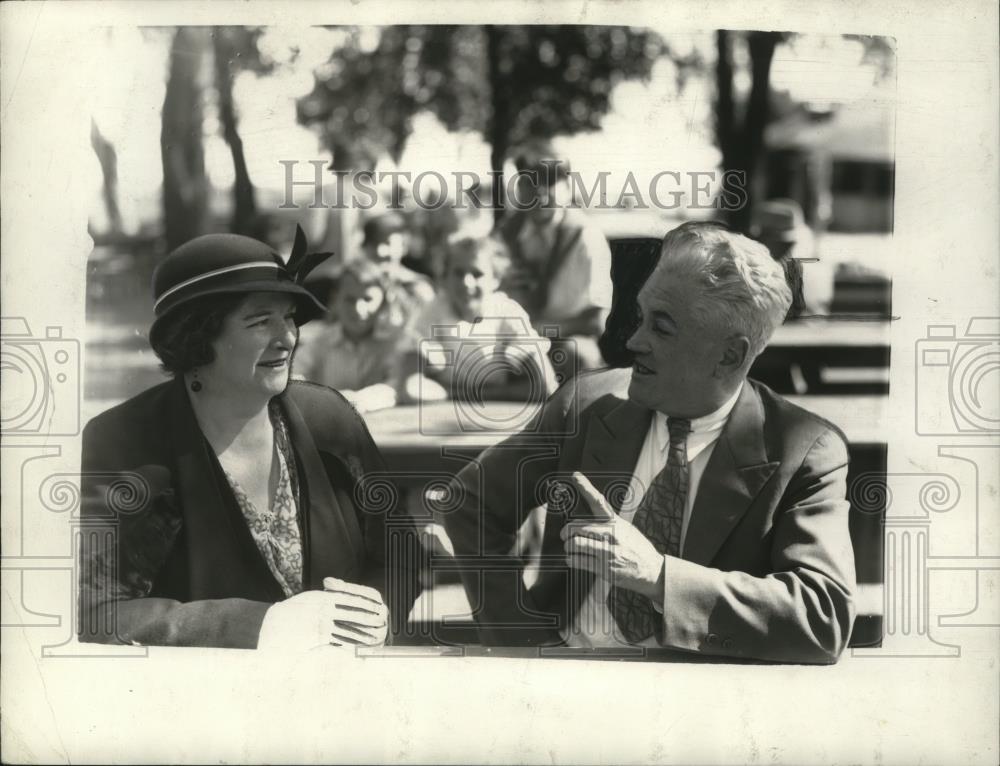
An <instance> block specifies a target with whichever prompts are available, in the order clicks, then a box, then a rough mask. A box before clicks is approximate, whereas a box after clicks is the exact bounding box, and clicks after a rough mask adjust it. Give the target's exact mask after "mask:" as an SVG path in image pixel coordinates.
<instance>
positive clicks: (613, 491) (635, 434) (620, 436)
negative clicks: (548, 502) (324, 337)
mask: <svg viewBox="0 0 1000 766" xmlns="http://www.w3.org/2000/svg"><path fill="white" fill-rule="evenodd" d="M611 401H612V402H614V404H612V405H611V406H610V409H608V411H607V412H606V413H605V414H603V415H598V416H597V417H594V418H591V420H590V423H589V425H588V427H587V434H586V438H585V440H584V450H583V454H582V457H581V463H580V472H581V473H582V474H583V475H584V476H586V477H587V478H588V479H590V481H591V483H592V484H593V485H594V487H595V488H597V490H598V491H599V492H600V493H601V494H602V495H604V496H605V497H608V496H609V495H610V496H611V498H612V499H614V498H615V496H616V495H619V492H620V490H621V489H622V488H624V487H625V486H626V483H627V482H629V481H630V480H631V477H632V472H633V470H634V469H635V463H636V461H637V460H638V459H639V451H640V450H641V449H642V443H643V441H644V440H645V438H646V431H647V430H648V429H649V421H650V418H651V417H652V412H650V411H649V410H647V409H645V408H643V407H640V406H638V405H636V404H633V403H632V402H630V401H628V400H627V399H618V398H617V397H614V398H612V399H611ZM612 505H614V503H612ZM618 510H619V508H617V507H615V511H616V512H617V511H618ZM590 515H591V514H590V510H589V508H588V507H587V505H586V503H585V502H584V501H583V499H582V498H581V499H579V501H578V502H577V504H576V506H575V508H573V509H572V512H571V517H572V518H573V519H580V518H590ZM557 526H561V525H553V524H549V525H547V526H546V530H545V532H546V537H550V538H551V541H550V542H549V544H548V545H547V546H546V550H555V551H557V553H556V555H557V556H559V557H560V558H561V557H562V544H561V543H560V542H559V529H558V528H557ZM567 576H568V578H569V582H568V583H567V586H568V590H567V595H566V598H565V601H564V602H563V603H565V604H566V608H567V610H568V611H567V613H566V615H565V617H566V619H567V620H568V619H571V618H572V616H573V615H575V614H576V613H577V611H578V610H579V609H580V605H581V604H582V603H583V601H584V599H585V598H586V597H587V594H588V593H590V591H591V589H592V588H593V586H594V575H593V574H591V573H590V572H587V571H585V570H582V569H568V570H567Z"/></svg>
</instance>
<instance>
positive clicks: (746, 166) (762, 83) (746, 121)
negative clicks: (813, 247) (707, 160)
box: [715, 29, 783, 232]
mask: <svg viewBox="0 0 1000 766" xmlns="http://www.w3.org/2000/svg"><path fill="white" fill-rule="evenodd" d="M782 37H783V36H782V34H781V33H780V32H751V33H750V34H749V35H748V36H747V43H748V45H749V48H750V67H751V75H752V85H751V88H750V96H749V98H748V99H747V105H746V109H745V110H744V115H743V120H742V124H741V125H739V126H737V124H736V116H735V113H736V107H735V100H734V97H733V64H732V42H731V38H730V33H729V32H728V31H726V30H723V29H720V30H719V31H718V32H716V47H717V49H718V60H717V63H716V72H715V82H716V107H715V112H716V140H717V141H718V144H719V151H720V152H721V153H722V168H723V170H727V171H738V172H741V173H743V180H742V183H741V184H740V185H741V186H742V187H743V188H744V189H746V195H747V204H746V205H744V206H743V207H741V208H739V209H738V210H730V211H727V213H728V219H729V224H730V225H731V226H732V227H733V228H734V229H736V230H738V231H744V232H745V231H747V229H749V228H750V221H751V214H752V212H753V203H754V192H755V187H754V179H755V177H756V173H757V168H758V165H759V164H760V156H761V154H762V152H763V149H764V129H765V128H766V127H767V123H768V121H769V120H770V100H771V60H772V58H773V57H774V49H775V47H776V46H777V45H778V43H779V42H781V40H782ZM735 183H738V182H736V181H735V180H734V179H733V178H728V179H727V180H726V185H727V186H729V187H730V188H732V187H733V186H734V184H735Z"/></svg>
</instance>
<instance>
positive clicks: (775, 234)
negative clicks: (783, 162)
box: [751, 199, 834, 318]
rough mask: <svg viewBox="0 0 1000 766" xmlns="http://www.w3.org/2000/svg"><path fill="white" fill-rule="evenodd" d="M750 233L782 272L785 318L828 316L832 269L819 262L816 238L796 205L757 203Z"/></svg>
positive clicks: (775, 201) (788, 202)
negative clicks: (788, 301)
mask: <svg viewBox="0 0 1000 766" xmlns="http://www.w3.org/2000/svg"><path fill="white" fill-rule="evenodd" d="M751 233H752V234H753V237H754V239H756V240H757V241H758V242H761V243H763V244H764V245H766V246H767V249H768V250H770V252H771V257H773V258H774V259H775V260H776V261H778V262H779V263H781V264H782V266H783V267H784V268H785V273H786V275H787V276H788V280H789V284H790V285H791V286H792V294H793V302H792V307H791V310H790V312H789V318H795V317H798V316H815V315H821V316H826V315H827V314H829V313H830V304H831V303H832V302H833V281H834V269H833V265H832V264H830V263H829V262H826V263H824V262H823V261H821V260H820V259H819V257H818V256H819V253H818V250H817V248H816V238H815V236H814V235H813V232H812V229H810V228H809V226H808V225H807V224H806V220H805V215H804V214H803V213H802V207H801V206H800V205H799V203H798V202H796V201H794V200H790V199H772V200H768V201H767V202H764V203H761V204H760V205H759V206H758V207H757V209H756V210H755V211H754V216H753V223H752V225H751Z"/></svg>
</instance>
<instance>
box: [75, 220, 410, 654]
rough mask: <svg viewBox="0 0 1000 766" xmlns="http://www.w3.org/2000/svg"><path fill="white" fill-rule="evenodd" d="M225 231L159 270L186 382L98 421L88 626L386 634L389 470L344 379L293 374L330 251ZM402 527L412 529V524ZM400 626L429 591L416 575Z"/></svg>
mask: <svg viewBox="0 0 1000 766" xmlns="http://www.w3.org/2000/svg"><path fill="white" fill-rule="evenodd" d="M304 249H305V240H304V237H302V236H301V232H300V233H299V235H298V236H297V237H296V245H295V248H294V250H293V255H292V257H291V258H290V259H289V265H288V266H287V267H286V265H285V264H284V263H283V262H282V260H281V258H280V257H279V256H278V255H277V254H276V253H274V252H273V251H272V250H271V249H270V248H269V247H268V246H267V245H264V244H263V243H261V242H257V241H256V240H253V239H249V238H247V237H241V236H237V235H229V234H212V235H207V236H203V237H199V238H197V239H195V240H192V241H191V242H188V243H187V244H185V245H183V246H181V247H180V248H178V249H177V250H175V251H174V252H173V253H171V254H170V255H169V256H167V258H166V259H165V260H164V261H163V263H161V264H160V265H159V267H158V268H157V270H156V273H155V274H154V277H153V290H154V297H155V314H156V319H155V321H154V322H153V326H152V328H151V329H150V344H151V345H152V347H153V349H154V351H155V352H156V354H157V355H158V356H159V358H160V360H161V362H162V366H163V368H164V369H165V370H166V371H167V372H169V373H170V374H172V375H173V380H172V381H170V382H167V383H163V384H161V385H158V386H155V387H154V388H151V389H149V390H148V391H145V392H143V393H141V394H139V395H138V396H136V397H134V398H132V399H130V400H128V401H126V402H124V403H123V404H121V405H119V406H117V407H114V408H112V409H110V410H108V411H107V412H105V413H103V414H101V415H99V416H98V417H96V418H94V420H93V421H91V422H90V423H89V424H88V426H87V428H86V429H84V437H83V478H82V482H81V483H82V487H81V489H82V513H83V519H84V530H83V535H82V538H83V545H82V551H81V552H82V556H83V559H82V561H83V565H82V567H81V621H80V637H81V640H85V641H102V642H130V643H139V644H168V645H194V646H220V647H240V648H254V647H262V648H263V647H275V646H281V647H317V646H325V645H330V644H332V645H339V646H344V645H352V646H353V645H358V644H361V645H378V644H381V643H382V642H383V641H384V640H385V638H386V635H387V630H388V627H389V626H388V615H387V609H388V608H387V606H386V599H387V598H388V593H387V578H386V568H387V562H386V556H385V550H386V548H387V544H388V543H387V536H388V535H390V534H392V530H393V524H392V523H391V521H392V520H391V519H390V520H389V521H390V523H389V524H387V523H386V522H387V520H386V515H387V513H388V511H389V510H390V509H388V508H385V507H376V506H374V505H372V504H371V503H367V502H366V494H371V495H373V496H374V497H375V499H384V498H385V496H384V495H381V496H380V495H379V493H378V492H371V493H366V491H365V490H366V489H371V487H370V486H369V487H367V488H366V486H365V484H364V483H363V480H364V479H365V477H366V475H368V479H369V480H370V479H372V478H373V477H372V476H371V474H372V473H373V472H379V471H383V470H384V468H383V464H382V461H381V459H380V456H379V453H378V450H377V449H376V447H375V445H374V443H373V442H372V439H371V436H370V435H369V433H368V431H367V429H366V428H365V425H364V423H363V421H362V420H361V419H360V417H359V416H358V415H357V414H356V413H355V412H354V410H353V409H352V408H351V407H350V405H348V404H347V402H346V401H345V400H344V399H343V398H342V397H341V396H340V395H339V394H337V393H336V392H335V391H333V390H331V389H328V388H324V387H322V386H317V385H313V384H308V383H302V382H294V383H292V384H291V385H289V369H290V366H291V360H292V354H293V352H294V351H295V345H296V342H297V339H298V326H299V325H301V324H303V323H305V322H308V321H310V320H311V319H314V318H317V317H319V316H322V315H323V314H324V313H325V309H324V307H323V306H322V304H320V303H319V302H318V301H317V300H316V299H315V298H313V297H312V295H311V294H310V293H309V292H308V291H307V290H305V289H304V288H303V287H301V285H300V282H301V280H302V279H303V278H304V277H305V274H306V273H307V272H308V270H309V268H310V265H315V264H316V263H317V262H318V261H319V260H321V259H322V256H316V255H311V256H306V255H304V252H303V251H304ZM400 530H401V531H400V534H404V535H405V528H404V527H400ZM397 575H399V577H398V578H397V579H398V581H399V582H398V585H399V587H393V588H392V591H393V594H394V595H395V594H402V595H401V596H400V598H399V599H398V602H397V603H392V604H391V605H390V606H391V608H392V612H393V617H394V618H395V621H396V622H397V624H401V623H402V621H404V620H405V619H406V616H407V612H408V611H409V607H410V606H411V605H412V601H413V598H414V596H415V589H414V587H412V586H411V585H410V584H409V583H410V582H411V579H412V578H410V577H409V575H408V574H407V573H406V572H396V571H394V572H393V576H394V577H396V576H397Z"/></svg>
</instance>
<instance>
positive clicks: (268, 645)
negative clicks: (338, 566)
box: [257, 577, 389, 650]
mask: <svg viewBox="0 0 1000 766" xmlns="http://www.w3.org/2000/svg"><path fill="white" fill-rule="evenodd" d="M323 587H324V588H325V590H310V591H306V592H305V593H299V594H298V595H295V596H292V597H291V598H288V599H285V600H284V601H279V602H278V603H277V604H274V605H273V606H272V607H271V608H270V609H268V610H267V613H266V614H265V615H264V622H263V624H262V625H261V628H260V635H259V637H258V639H257V648H258V649H292V650H303V649H315V648H319V647H323V646H331V645H332V646H381V645H382V644H384V643H385V639H386V635H387V633H388V630H389V610H388V608H387V607H386V605H385V602H383V601H382V596H381V594H379V592H378V591H377V590H375V589H374V588H369V587H367V586H365V585H358V584H357V583H350V582H345V581H344V580H339V579H337V578H335V577H327V578H325V579H324V580H323Z"/></svg>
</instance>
